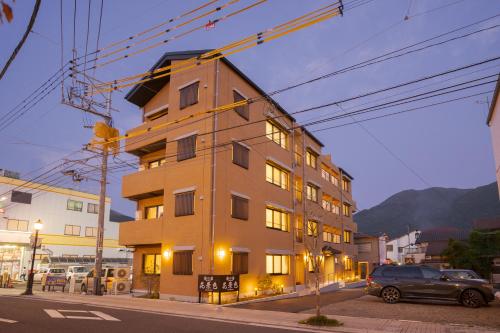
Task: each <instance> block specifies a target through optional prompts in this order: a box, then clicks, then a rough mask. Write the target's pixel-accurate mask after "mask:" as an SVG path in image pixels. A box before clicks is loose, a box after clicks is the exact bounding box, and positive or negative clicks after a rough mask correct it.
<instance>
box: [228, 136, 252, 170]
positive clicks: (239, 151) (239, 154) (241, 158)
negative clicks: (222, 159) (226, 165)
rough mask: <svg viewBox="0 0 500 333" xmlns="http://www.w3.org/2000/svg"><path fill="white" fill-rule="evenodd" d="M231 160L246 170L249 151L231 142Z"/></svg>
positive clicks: (248, 161)
mask: <svg viewBox="0 0 500 333" xmlns="http://www.w3.org/2000/svg"><path fill="white" fill-rule="evenodd" d="M232 159H233V163H234V164H236V165H239V166H240V167H242V168H245V169H248V166H249V163H250V149H248V148H247V147H245V146H244V145H242V144H240V143H238V142H234V141H233V150H232Z"/></svg>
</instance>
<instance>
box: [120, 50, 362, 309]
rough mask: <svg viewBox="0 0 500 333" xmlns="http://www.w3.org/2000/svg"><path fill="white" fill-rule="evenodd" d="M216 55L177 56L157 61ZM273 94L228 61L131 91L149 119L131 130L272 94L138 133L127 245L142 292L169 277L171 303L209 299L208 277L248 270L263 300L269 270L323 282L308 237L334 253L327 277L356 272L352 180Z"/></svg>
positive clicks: (248, 282)
mask: <svg viewBox="0 0 500 333" xmlns="http://www.w3.org/2000/svg"><path fill="white" fill-rule="evenodd" d="M204 52H205V51H186V52H172V53H166V54H165V55H164V56H163V57H162V58H161V59H160V60H159V61H158V62H157V63H156V65H155V66H154V68H159V67H163V66H167V65H170V64H174V65H175V64H179V63H180V61H183V60H186V59H190V58H192V57H197V56H199V55H201V54H203V53H204ZM264 94H265V93H264V92H263V91H262V89H261V88H259V87H258V86H257V85H256V84H255V83H253V82H252V81H251V80H250V79H249V78H248V77H247V76H246V75H245V74H243V73H242V72H241V71H240V70H239V69H238V68H236V67H235V66H234V65H233V64H232V63H231V62H230V61H228V60H227V59H226V58H222V59H219V60H216V61H213V62H208V63H204V64H200V65H198V66H195V68H193V69H190V70H189V71H184V72H182V73H177V74H176V73H174V74H172V75H170V76H165V77H163V78H161V79H157V80H153V81H149V82H146V83H143V84H139V85H137V86H135V87H134V88H133V89H132V90H131V91H130V92H129V93H128V95H127V96H126V98H127V100H128V101H129V102H131V103H133V104H135V105H137V106H139V107H140V108H141V111H142V118H143V123H142V124H141V125H140V126H139V127H136V128H134V129H132V130H130V132H134V131H137V130H142V129H148V128H151V127H152V126H156V125H159V124H164V123H166V122H170V121H173V120H176V119H179V118H181V117H186V116H189V115H194V114H197V113H199V112H203V111H206V110H210V109H213V108H215V107H217V106H221V105H226V104H229V103H233V102H235V101H238V100H241V99H245V98H259V99H260V101H258V102H255V103H252V104H250V105H247V106H240V107H237V108H235V109H232V110H229V111H225V112H218V113H211V114H208V115H202V116H198V117H197V118H194V119H193V120H187V121H184V122H183V123H181V124H178V125H171V126H169V127H168V128H164V129H161V130H154V131H150V132H148V133H146V134H142V135H140V136H136V137H131V138H128V139H127V141H126V146H125V149H126V151H127V152H128V153H130V154H133V155H135V156H138V157H139V163H140V168H139V170H138V171H137V172H136V173H133V174H129V175H126V176H125V177H124V178H123V188H122V195H123V197H125V198H128V199H130V200H134V201H136V203H137V212H136V219H135V221H131V222H126V223H122V224H121V225H120V244H121V245H125V246H127V247H134V248H135V252H134V286H133V287H134V288H135V289H144V288H145V285H144V284H143V281H144V279H145V278H147V277H148V276H150V277H151V276H157V277H159V282H160V286H159V291H160V295H161V297H162V298H173V299H178V300H187V301H198V275H200V274H239V275H240V293H241V294H242V295H253V294H254V292H255V290H256V288H258V285H259V281H261V280H262V279H263V278H264V277H265V276H266V275H267V274H269V275H271V276H272V280H273V284H274V285H276V286H282V288H283V290H284V291H291V290H296V289H300V288H301V287H303V286H304V285H306V284H309V283H310V282H311V281H312V274H310V273H309V269H308V268H309V262H308V258H307V256H305V253H306V250H305V244H310V243H311V239H313V237H318V246H320V247H321V248H320V250H321V249H322V250H323V254H324V261H323V264H322V270H321V274H322V279H323V282H325V281H326V282H333V281H336V280H340V279H347V278H353V277H354V276H355V272H356V268H355V256H356V254H357V247H356V245H355V244H354V239H353V235H354V233H355V232H356V231H357V226H356V224H355V223H354V221H353V219H352V213H353V212H354V211H355V209H356V205H355V202H354V201H353V199H352V185H351V181H352V177H351V176H350V175H349V174H348V173H347V172H346V171H345V170H343V169H341V168H339V167H337V166H336V165H335V164H334V163H333V162H332V160H331V158H330V156H328V155H322V148H323V144H322V143H321V142H320V141H319V140H318V139H317V138H315V137H314V136H313V135H312V134H311V133H309V132H308V131H307V130H306V129H304V128H302V127H300V126H298V125H297V123H296V121H295V119H294V118H293V117H292V116H290V115H289V114H288V113H287V112H286V111H285V110H284V109H283V108H282V107H281V106H280V105H278V104H277V103H276V102H275V101H273V100H272V99H271V98H269V97H266V98H263V97H262V96H263V95H264ZM234 126H239V127H235V128H231V129H229V127H234ZM130 132H129V133H130ZM297 286H299V287H297ZM223 296H224V297H227V298H228V299H229V298H230V297H233V296H234V295H232V294H231V295H230V294H227V295H223ZM212 301H215V302H216V301H218V298H217V295H214V297H213V298H212Z"/></svg>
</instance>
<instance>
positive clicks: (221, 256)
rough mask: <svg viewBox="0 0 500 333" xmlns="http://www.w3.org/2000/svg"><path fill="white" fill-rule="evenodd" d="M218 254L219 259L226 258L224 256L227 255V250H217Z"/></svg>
mask: <svg viewBox="0 0 500 333" xmlns="http://www.w3.org/2000/svg"><path fill="white" fill-rule="evenodd" d="M217 256H218V257H219V259H221V260H222V259H224V257H225V256H226V251H224V249H219V250H218V251H217Z"/></svg>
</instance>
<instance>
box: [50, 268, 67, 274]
mask: <svg viewBox="0 0 500 333" xmlns="http://www.w3.org/2000/svg"><path fill="white" fill-rule="evenodd" d="M50 272H51V273H64V272H65V271H64V268H52V269H51V270H50Z"/></svg>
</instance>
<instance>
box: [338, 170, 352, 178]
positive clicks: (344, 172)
mask: <svg viewBox="0 0 500 333" xmlns="http://www.w3.org/2000/svg"><path fill="white" fill-rule="evenodd" d="M339 170H340V172H341V173H342V175H344V176H346V177H347V178H349V179H350V180H354V177H353V176H351V175H350V174H349V173H348V172H347V171H345V169H343V168H340V167H339Z"/></svg>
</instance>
